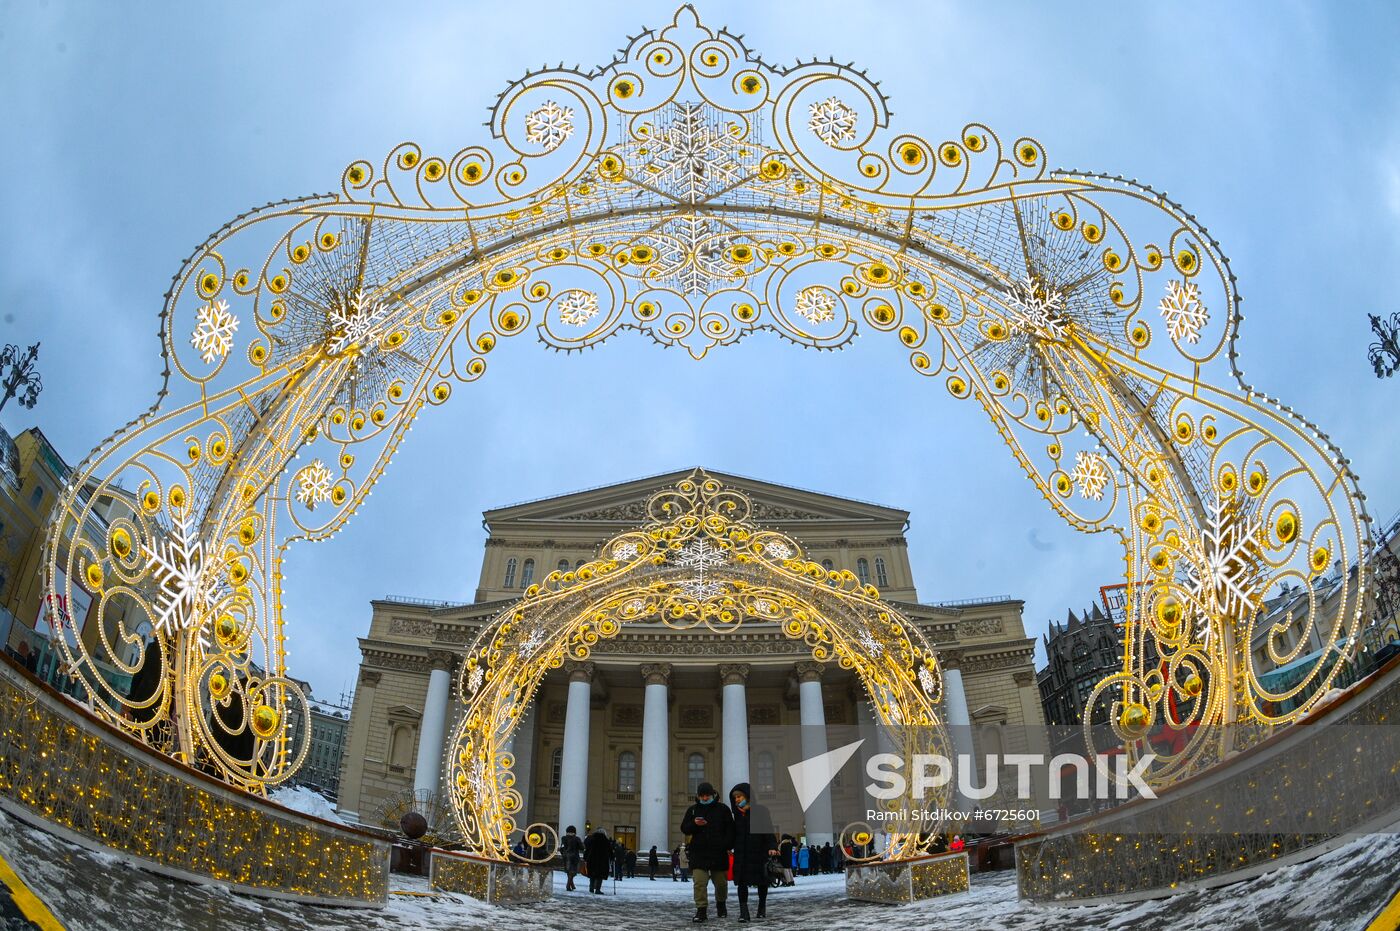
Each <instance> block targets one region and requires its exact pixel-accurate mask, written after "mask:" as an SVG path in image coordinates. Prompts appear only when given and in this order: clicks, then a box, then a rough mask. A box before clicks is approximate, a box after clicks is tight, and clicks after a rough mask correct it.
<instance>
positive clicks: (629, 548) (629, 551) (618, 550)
mask: <svg viewBox="0 0 1400 931" xmlns="http://www.w3.org/2000/svg"><path fill="white" fill-rule="evenodd" d="M637 553H638V549H637V544H635V543H630V542H628V543H619V544H618V545H617V546H614V547H613V551H612V554H613V559H631V558H632V557H634V556H636V555H637Z"/></svg>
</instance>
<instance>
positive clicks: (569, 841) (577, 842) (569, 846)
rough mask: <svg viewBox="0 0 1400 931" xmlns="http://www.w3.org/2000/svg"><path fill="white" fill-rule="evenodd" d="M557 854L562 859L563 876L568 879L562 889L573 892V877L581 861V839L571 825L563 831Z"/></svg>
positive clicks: (576, 829) (576, 873)
mask: <svg viewBox="0 0 1400 931" xmlns="http://www.w3.org/2000/svg"><path fill="white" fill-rule="evenodd" d="M559 853H560V855H562V856H563V858H564V875H565V876H567V877H568V878H569V882H568V884H567V885H565V886H564V889H565V891H567V892H573V891H574V877H575V876H577V875H578V865H579V861H580V860H582V859H583V838H581V837H579V836H578V828H576V827H574V826H573V825H572V824H571V825H569V827H568V828H567V829H566V830H565V831H564V838H563V840H561V841H559Z"/></svg>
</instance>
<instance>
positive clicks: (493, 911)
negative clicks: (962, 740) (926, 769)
mask: <svg viewBox="0 0 1400 931" xmlns="http://www.w3.org/2000/svg"><path fill="white" fill-rule="evenodd" d="M0 856H3V857H4V858H5V859H6V860H7V861H8V862H9V863H10V864H11V865H12V866H13V867H14V868H15V870H16V871H17V872H18V873H19V874H20V876H21V877H22V878H23V879H24V881H25V882H26V883H28V884H29V886H30V888H31V889H33V890H34V892H35V893H37V894H38V895H39V896H40V897H41V898H42V899H43V900H44V901H45V903H46V904H48V905H49V907H50V908H51V909H53V911H54V912H55V914H57V915H58V917H59V918H60V919H61V920H62V921H63V923H64V925H65V926H66V927H68V928H69V929H71V931H99V929H100V931H109V929H112V928H119V927H122V926H123V925H130V924H131V922H133V921H138V922H140V923H141V924H142V925H144V926H146V927H150V928H162V929H164V928H169V929H172V931H175V929H189V931H214V929H220V931H222V929H229V928H239V929H254V928H257V929H263V928H266V929H272V931H312V929H325V931H352V929H353V931H360V929H365V931H402V929H404V928H414V929H424V931H448V929H453V931H456V929H466V931H474V929H501V931H508V929H522V931H524V929H532V931H533V929H540V928H550V929H553V928H604V929H608V931H625V929H633V928H637V929H641V928H647V929H671V928H680V927H689V926H690V925H689V919H690V916H691V915H692V914H693V913H694V910H693V906H692V905H691V897H690V886H689V884H686V883H678V882H672V881H671V880H670V878H669V876H668V877H665V878H658V879H656V880H655V881H652V880H648V879H646V878H645V877H639V878H636V879H626V880H622V881H620V882H618V883H616V885H614V883H613V882H612V880H608V881H607V883H606V884H605V886H604V888H605V890H606V895H602V896H596V895H590V894H589V893H588V892H587V888H588V886H587V881H586V880H584V881H583V882H582V883H581V884H580V886H581V888H580V889H579V891H576V892H564V891H563V889H564V880H563V876H562V875H561V874H555V887H554V888H555V894H554V897H553V898H552V899H550V900H549V901H548V902H544V903H540V904H535V905H528V906H519V907H514V908H510V907H503V906H490V905H486V904H484V903H482V902H477V901H475V900H473V899H469V898H467V897H465V896H456V895H436V894H432V893H431V892H430V890H429V889H428V885H427V881H426V880H424V879H422V878H418V877H405V876H398V875H395V876H393V877H391V880H390V888H391V889H392V890H394V894H393V895H391V896H390V901H389V902H388V904H387V905H386V906H385V907H384V908H383V909H376V910H361V909H343V908H325V907H316V906H308V905H297V904H292V903H287V902H279V901H275V900H269V899H258V898H252V897H249V896H242V895H233V894H230V893H229V892H227V891H224V890H220V889H218V888H215V887H211V886H200V885H193V884H190V883H183V882H178V881H174V880H169V879H165V878H162V877H159V876H155V875H153V874H150V873H146V872H144V871H142V870H139V869H135V868H133V867H130V866H127V865H125V864H124V863H121V862H114V860H115V858H113V857H111V856H110V855H107V856H102V857H100V858H99V857H96V856H94V855H93V854H92V853H91V852H89V851H87V850H85V849H83V848H79V847H76V846H74V845H72V844H69V843H67V842H64V841H61V840H58V839H56V838H54V837H51V836H50V835H47V834H44V833H42V832H40V831H37V830H34V829H32V828H30V827H27V826H25V825H22V824H21V823H19V822H17V821H15V820H14V819H12V818H10V817H8V816H6V815H3V814H0ZM1397 888H1400V837H1397V836H1394V835H1375V836H1369V837H1363V838H1359V839H1357V840H1356V841H1353V842H1352V843H1350V844H1348V845H1347V846H1345V847H1343V848H1341V849H1339V850H1336V851H1333V852H1332V853H1330V854H1327V855H1326V856H1323V857H1320V858H1318V859H1317V860H1314V861H1312V862H1310V863H1303V864H1298V865H1296V866H1291V867H1285V868H1283V869H1281V870H1277V871H1275V872H1273V873H1270V874H1266V875H1265V876H1261V877H1258V878H1256V879H1254V880H1250V881H1248V882H1245V883H1239V884H1236V885H1233V886H1225V887H1222V888H1219V889H1214V890H1206V891H1201V892H1186V893H1182V894H1180V895H1177V896H1173V897H1171V898H1168V899H1160V900H1156V901H1152V902H1138V903H1132V904H1128V905H1121V906H1094V907H1080V908H1064V907H1045V906H1035V905H1030V904H1027V903H1024V902H1021V901H1020V900H1019V899H1017V897H1016V882H1015V876H1014V874H1012V873H1010V872H1005V873H991V874H985V875H978V876H974V877H973V885H972V889H971V890H970V891H968V892H966V893H962V894H959V895H954V896H946V897H944V898H940V899H931V900H928V901H924V902H917V903H914V904H912V905H904V906H890V905H873V904H869V903H862V902H850V901H848V900H847V899H846V897H845V881H844V877H842V876H839V875H836V876H816V877H799V879H798V885H797V887H796V888H793V889H774V890H771V892H770V894H769V900H768V904H769V916H770V917H769V919H768V920H767V921H765V922H762V923H756V926H757V927H758V928H760V929H762V928H770V929H775V931H776V929H799V928H800V929H802V931H825V929H828V928H833V929H840V931H921V929H926V928H927V929H941V928H949V929H958V931H968V929H973V931H982V929H1007V931H1098V929H1104V931H1157V929H1168V928H1170V929H1172V931H1181V929H1190V928H1197V927H1201V928H1213V929H1217V931H1294V929H1297V931H1304V929H1306V931H1361V929H1363V928H1365V926H1366V923H1367V921H1368V919H1369V918H1370V917H1371V916H1372V915H1374V914H1375V913H1376V912H1377V911H1379V910H1380V908H1381V906H1382V905H1383V904H1384V903H1385V902H1387V901H1388V900H1389V898H1390V897H1391V896H1392V895H1394V894H1395V892H1396V890H1397ZM729 907H730V917H729V918H728V919H727V920H726V921H724V922H722V923H721V926H722V927H723V926H728V925H731V924H732V923H734V919H735V918H736V917H737V915H738V904H737V901H736V900H735V898H734V893H733V890H732V889H731V891H730V899H729ZM711 914H713V911H712V913H711ZM707 926H708V927H711V928H713V927H714V920H713V918H712V920H711V923H710V924H709V925H707Z"/></svg>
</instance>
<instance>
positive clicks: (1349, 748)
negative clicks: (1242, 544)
mask: <svg viewBox="0 0 1400 931" xmlns="http://www.w3.org/2000/svg"><path fill="white" fill-rule="evenodd" d="M1358 688H1360V689H1362V691H1360V692H1358V693H1355V694H1352V695H1349V696H1347V697H1346V698H1345V699H1343V700H1341V701H1340V702H1339V703H1337V704H1334V705H1331V706H1328V707H1323V708H1320V709H1319V712H1318V713H1317V714H1316V715H1314V716H1313V718H1311V719H1309V720H1308V721H1307V723H1305V724H1299V725H1295V726H1293V727H1291V728H1289V729H1287V730H1285V731H1283V732H1278V733H1275V735H1274V737H1273V738H1272V739H1270V740H1267V741H1265V742H1264V743H1262V744H1258V745H1256V746H1254V747H1252V748H1251V749H1250V750H1248V751H1245V752H1244V753H1241V754H1239V755H1237V756H1235V757H1233V758H1231V759H1228V760H1226V761H1225V762H1223V763H1222V764H1220V766H1219V767H1218V768H1217V769H1215V770H1213V771H1210V772H1206V773H1202V774H1200V775H1198V776H1196V777H1195V778H1193V779H1189V780H1187V781H1185V782H1183V783H1181V784H1179V785H1176V786H1173V787H1171V788H1169V789H1166V790H1164V791H1163V792H1162V795H1161V797H1159V798H1158V799H1155V800H1139V801H1135V802H1132V803H1130V804H1127V805H1124V806H1122V807H1120V808H1117V809H1114V810H1112V811H1110V812H1106V813H1104V814H1101V815H1099V816H1097V817H1090V818H1086V819H1083V820H1079V821H1075V822H1073V823H1071V824H1069V825H1066V826H1065V827H1063V828H1059V829H1054V830H1051V831H1047V832H1044V833H1042V834H1036V835H1032V836H1029V837H1027V838H1026V839H1024V840H1022V841H1019V842H1018V843H1017V844H1016V869H1017V873H1018V884H1019V886H1020V893H1021V896H1022V897H1023V898H1027V899H1030V900H1032V901H1038V902H1065V903H1067V904H1076V905H1078V904H1083V903H1084V902H1085V901H1086V900H1098V899H1104V900H1108V899H1121V898H1122V897H1124V896H1132V897H1139V896H1152V895H1159V896H1160V895H1167V894H1169V893H1171V892H1173V891H1178V890H1180V889H1182V888H1183V887H1187V886H1189V885H1192V884H1204V885H1218V884H1220V883H1226V882H1237V881H1239V880H1241V879H1243V878H1245V877H1247V876H1249V875H1251V874H1252V873H1254V872H1257V871H1259V870H1262V869H1269V868H1275V867H1278V866H1282V865H1284V864H1285V863H1289V862H1293V861H1298V860H1306V859H1309V858H1311V857H1312V856H1315V855H1317V854H1318V853H1320V852H1321V851H1323V850H1325V849H1327V847H1328V846H1329V845H1333V844H1335V843H1337V842H1338V841H1339V840H1341V839H1343V838H1345V837H1347V836H1349V835H1354V834H1357V833H1365V832H1368V831H1376V830H1383V829H1389V830H1393V829H1394V828H1393V824H1394V823H1395V822H1396V820H1397V819H1400V754H1397V753H1395V752H1394V748H1395V745H1396V739H1397V738H1396V737H1395V736H1393V735H1394V734H1395V733H1397V732H1394V731H1391V730H1388V728H1387V725H1388V726H1390V727H1393V726H1394V722H1396V721H1397V720H1400V661H1393V662H1392V663H1390V664H1389V666H1388V667H1387V668H1386V669H1384V670H1383V671H1382V672H1380V673H1378V674H1377V676H1376V678H1375V679H1373V680H1371V681H1370V682H1369V683H1368V684H1364V685H1361V686H1359V687H1358ZM1241 828H1247V829H1243V830H1242V829H1241Z"/></svg>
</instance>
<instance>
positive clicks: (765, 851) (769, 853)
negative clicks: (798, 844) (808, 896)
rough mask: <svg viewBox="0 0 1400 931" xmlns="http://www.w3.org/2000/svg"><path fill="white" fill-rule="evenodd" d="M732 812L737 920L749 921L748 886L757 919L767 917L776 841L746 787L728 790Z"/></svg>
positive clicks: (763, 810)
mask: <svg viewBox="0 0 1400 931" xmlns="http://www.w3.org/2000/svg"><path fill="white" fill-rule="evenodd" d="M729 808H730V810H731V811H733V812H734V886H735V888H737V889H738V890H739V920H740V921H748V920H749V886H757V887H758V915H757V917H759V918H766V917H768V858H769V857H775V856H777V855H778V838H777V835H776V834H774V832H773V818H772V816H771V815H770V814H769V813H768V809H767V808H765V807H763V806H762V805H755V804H754V803H753V797H752V794H751V793H750V791H749V784H748V783H747V782H741V783H739V784H738V785H737V786H735V787H734V788H732V789H730V790H729Z"/></svg>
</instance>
